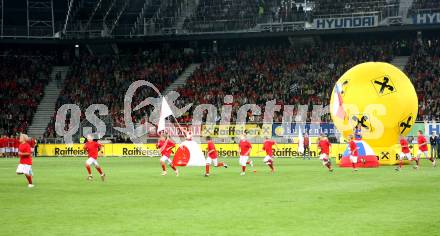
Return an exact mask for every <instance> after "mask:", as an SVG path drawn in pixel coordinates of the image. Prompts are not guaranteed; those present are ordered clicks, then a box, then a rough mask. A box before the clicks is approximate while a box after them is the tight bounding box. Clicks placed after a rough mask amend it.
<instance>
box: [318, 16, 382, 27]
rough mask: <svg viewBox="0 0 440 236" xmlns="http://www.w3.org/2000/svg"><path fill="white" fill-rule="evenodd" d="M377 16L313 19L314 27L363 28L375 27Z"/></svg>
mask: <svg viewBox="0 0 440 236" xmlns="http://www.w3.org/2000/svg"><path fill="white" fill-rule="evenodd" d="M378 21H379V18H378V16H375V15H372V16H350V17H336V18H316V19H314V20H313V26H314V28H315V29H318V30H324V29H344V28H346V29H349V28H364V27H376V26H378V24H379V22H378Z"/></svg>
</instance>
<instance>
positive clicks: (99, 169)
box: [96, 167, 102, 175]
mask: <svg viewBox="0 0 440 236" xmlns="http://www.w3.org/2000/svg"><path fill="white" fill-rule="evenodd" d="M96 170H97V171H98V172H99V174H100V175H102V169H101V167H96Z"/></svg>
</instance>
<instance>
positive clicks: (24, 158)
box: [18, 143, 32, 165]
mask: <svg viewBox="0 0 440 236" xmlns="http://www.w3.org/2000/svg"><path fill="white" fill-rule="evenodd" d="M18 152H26V153H32V152H31V146H30V145H29V143H21V144H20V145H18ZM19 157H20V164H25V165H32V154H29V155H19Z"/></svg>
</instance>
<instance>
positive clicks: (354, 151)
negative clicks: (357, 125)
mask: <svg viewBox="0 0 440 236" xmlns="http://www.w3.org/2000/svg"><path fill="white" fill-rule="evenodd" d="M348 140H349V142H348V147H349V148H350V161H351V165H352V166H353V171H357V170H358V169H357V168H356V164H357V161H358V156H359V152H358V147H357V145H356V143H355V142H354V136H353V135H350V136H348Z"/></svg>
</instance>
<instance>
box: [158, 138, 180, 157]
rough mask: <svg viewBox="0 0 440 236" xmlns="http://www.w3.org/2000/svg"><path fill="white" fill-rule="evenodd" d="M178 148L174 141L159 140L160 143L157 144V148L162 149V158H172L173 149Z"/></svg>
mask: <svg viewBox="0 0 440 236" xmlns="http://www.w3.org/2000/svg"><path fill="white" fill-rule="evenodd" d="M174 146H176V144H174V143H173V141H171V140H169V139H167V140H159V142H158V143H157V144H156V147H157V148H159V149H160V153H161V154H162V156H166V157H170V156H171V153H172V149H173V148H174Z"/></svg>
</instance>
